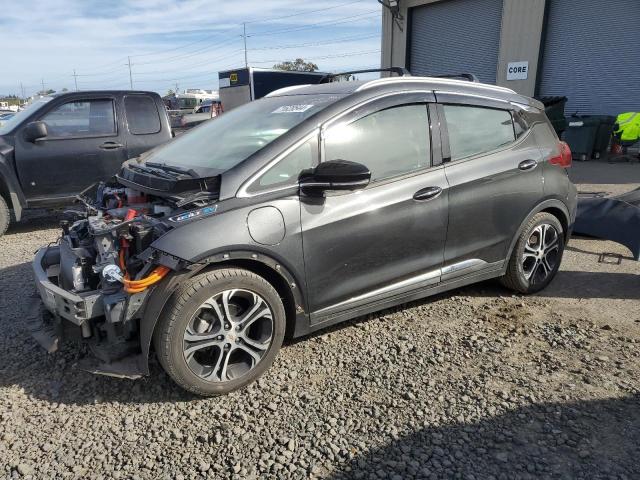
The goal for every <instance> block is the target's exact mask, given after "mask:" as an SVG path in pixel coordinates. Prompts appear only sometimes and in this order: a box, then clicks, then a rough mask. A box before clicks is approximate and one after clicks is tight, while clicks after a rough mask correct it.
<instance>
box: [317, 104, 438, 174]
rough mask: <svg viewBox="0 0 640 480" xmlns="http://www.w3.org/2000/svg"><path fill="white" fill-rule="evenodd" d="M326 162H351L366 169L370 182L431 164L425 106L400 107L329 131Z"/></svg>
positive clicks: (382, 111)
mask: <svg viewBox="0 0 640 480" xmlns="http://www.w3.org/2000/svg"><path fill="white" fill-rule="evenodd" d="M324 148H325V160H350V161H352V162H358V163H361V164H363V165H366V166H367V167H369V170H371V181H372V182H375V181H377V180H384V179H386V178H390V177H395V176H398V175H404V174H407V173H410V172H413V171H416V170H420V169H423V168H426V167H428V166H429V165H430V162H431V146H430V138H429V117H428V113H427V106H426V105H424V104H421V105H403V106H399V107H392V108H388V109H386V110H381V111H379V112H375V113H372V114H371V115H368V116H366V117H363V118H361V119H359V120H356V121H355V122H352V123H348V124H346V123H344V124H339V125H336V126H335V127H331V128H330V129H329V130H328V131H327V133H326V135H325V142H324Z"/></svg>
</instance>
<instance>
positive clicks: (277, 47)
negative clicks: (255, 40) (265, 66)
mask: <svg viewBox="0 0 640 480" xmlns="http://www.w3.org/2000/svg"><path fill="white" fill-rule="evenodd" d="M375 37H380V35H379V34H378V33H375V34H373V35H365V36H355V37H344V38H335V39H333V40H330V41H328V42H311V43H296V44H289V45H274V46H273V47H256V48H252V49H251V50H252V51H253V50H286V49H288V48H301V47H319V46H322V45H332V44H335V43H342V42H349V41H352V40H366V39H368V38H375Z"/></svg>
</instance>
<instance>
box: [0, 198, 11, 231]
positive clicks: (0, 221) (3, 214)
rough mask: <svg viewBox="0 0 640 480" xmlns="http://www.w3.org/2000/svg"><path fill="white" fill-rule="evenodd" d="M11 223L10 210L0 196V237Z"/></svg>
mask: <svg viewBox="0 0 640 480" xmlns="http://www.w3.org/2000/svg"><path fill="white" fill-rule="evenodd" d="M9 223H11V212H9V206H8V205H7V201H6V200H5V199H4V197H2V196H0V237H1V236H2V235H4V234H5V232H6V231H7V229H8V228H9Z"/></svg>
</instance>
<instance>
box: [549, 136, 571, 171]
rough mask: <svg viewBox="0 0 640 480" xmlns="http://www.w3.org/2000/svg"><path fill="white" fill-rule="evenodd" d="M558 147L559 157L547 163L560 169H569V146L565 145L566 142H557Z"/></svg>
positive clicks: (552, 158)
mask: <svg viewBox="0 0 640 480" xmlns="http://www.w3.org/2000/svg"><path fill="white" fill-rule="evenodd" d="M558 146H559V147H560V155H556V156H555V157H551V158H550V159H549V163H550V164H551V165H558V166H560V167H562V168H569V167H570V166H571V149H570V148H569V145H567V142H559V143H558Z"/></svg>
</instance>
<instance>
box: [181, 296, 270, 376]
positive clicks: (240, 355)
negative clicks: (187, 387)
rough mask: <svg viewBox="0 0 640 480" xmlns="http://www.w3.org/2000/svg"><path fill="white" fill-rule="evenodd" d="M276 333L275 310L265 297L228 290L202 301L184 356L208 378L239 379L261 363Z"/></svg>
mask: <svg viewBox="0 0 640 480" xmlns="http://www.w3.org/2000/svg"><path fill="white" fill-rule="evenodd" d="M273 332H274V323H273V312H272V310H271V307H270V306H269V304H268V303H267V302H266V300H265V299H264V298H262V297H261V296H260V295H258V294H257V293H255V292H251V291H249V290H243V289H233V290H224V291H222V292H220V293H217V294H216V295H214V296H212V297H210V298H209V299H208V300H206V301H205V302H204V303H202V304H201V305H200V306H199V307H198V308H197V309H196V312H195V313H194V315H193V316H192V318H191V320H190V321H189V323H188V324H187V327H186V328H185V332H184V338H183V353H184V359H185V361H186V362H187V366H188V367H189V369H190V370H191V371H192V372H193V373H194V374H195V375H197V376H199V377H200V378H202V379H204V380H206V381H209V382H227V381H231V380H236V379H238V378H240V377H242V376H244V375H246V374H247V373H248V372H249V371H251V370H253V369H254V368H255V367H256V365H258V363H260V361H261V360H262V358H263V357H264V356H265V355H266V353H267V351H268V350H269V347H270V346H271V343H272V340H273Z"/></svg>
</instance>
